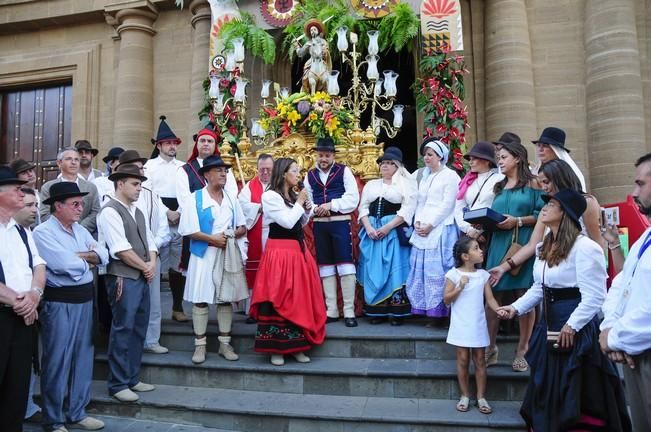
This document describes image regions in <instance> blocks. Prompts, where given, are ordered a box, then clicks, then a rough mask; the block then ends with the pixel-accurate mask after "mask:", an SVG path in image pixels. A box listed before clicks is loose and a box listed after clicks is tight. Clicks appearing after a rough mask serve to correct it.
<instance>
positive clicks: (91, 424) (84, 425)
mask: <svg viewBox="0 0 651 432" xmlns="http://www.w3.org/2000/svg"><path fill="white" fill-rule="evenodd" d="M70 427H71V428H72V429H83V430H89V431H94V430H100V429H104V422H103V421H101V420H98V419H96V418H94V417H90V416H88V417H85V418H83V419H81V420H80V421H78V422H76V423H71V424H70Z"/></svg>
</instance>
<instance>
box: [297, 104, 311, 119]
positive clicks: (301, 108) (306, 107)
mask: <svg viewBox="0 0 651 432" xmlns="http://www.w3.org/2000/svg"><path fill="white" fill-rule="evenodd" d="M296 109H298V112H299V113H301V114H302V115H306V114H307V113H309V112H310V103H309V102H308V101H304V100H302V101H300V102H299V103H298V105H297V106H296Z"/></svg>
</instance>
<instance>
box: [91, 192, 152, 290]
mask: <svg viewBox="0 0 651 432" xmlns="http://www.w3.org/2000/svg"><path fill="white" fill-rule="evenodd" d="M107 207H110V208H112V209H114V210H115V211H117V212H118V214H119V215H120V218H122V224H123V225H124V233H125V235H126V237H127V241H128V242H129V244H130V245H131V248H132V249H133V251H134V252H135V253H136V255H138V256H139V257H140V258H142V260H143V261H145V262H148V261H149V245H148V244H147V225H146V223H145V216H144V215H143V214H142V212H141V211H140V209H138V208H136V220H133V217H132V216H131V214H130V213H129V210H127V209H126V207H125V206H124V205H122V204H121V203H120V202H118V200H116V199H110V200H109V202H107V203H106V204H105V205H104V207H103V208H102V211H103V210H104V209H105V208H107ZM106 272H107V273H108V274H111V275H115V276H122V277H126V278H129V279H138V278H140V277H141V276H142V272H141V271H140V270H138V269H137V268H134V267H131V266H128V265H127V264H125V263H124V262H122V261H121V260H119V259H114V258H112V257H111V258H110V261H109V264H108V266H107V268H106Z"/></svg>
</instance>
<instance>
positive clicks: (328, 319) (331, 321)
mask: <svg viewBox="0 0 651 432" xmlns="http://www.w3.org/2000/svg"><path fill="white" fill-rule="evenodd" d="M337 321H339V317H328V318H327V319H326V324H330V323H333V322H337Z"/></svg>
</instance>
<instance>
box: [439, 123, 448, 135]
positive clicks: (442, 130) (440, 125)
mask: <svg viewBox="0 0 651 432" xmlns="http://www.w3.org/2000/svg"><path fill="white" fill-rule="evenodd" d="M447 129H448V128H447V126H446V125H444V124H438V125H436V132H437V133H439V134H442V133H444V132H445V131H446V130H447Z"/></svg>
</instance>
